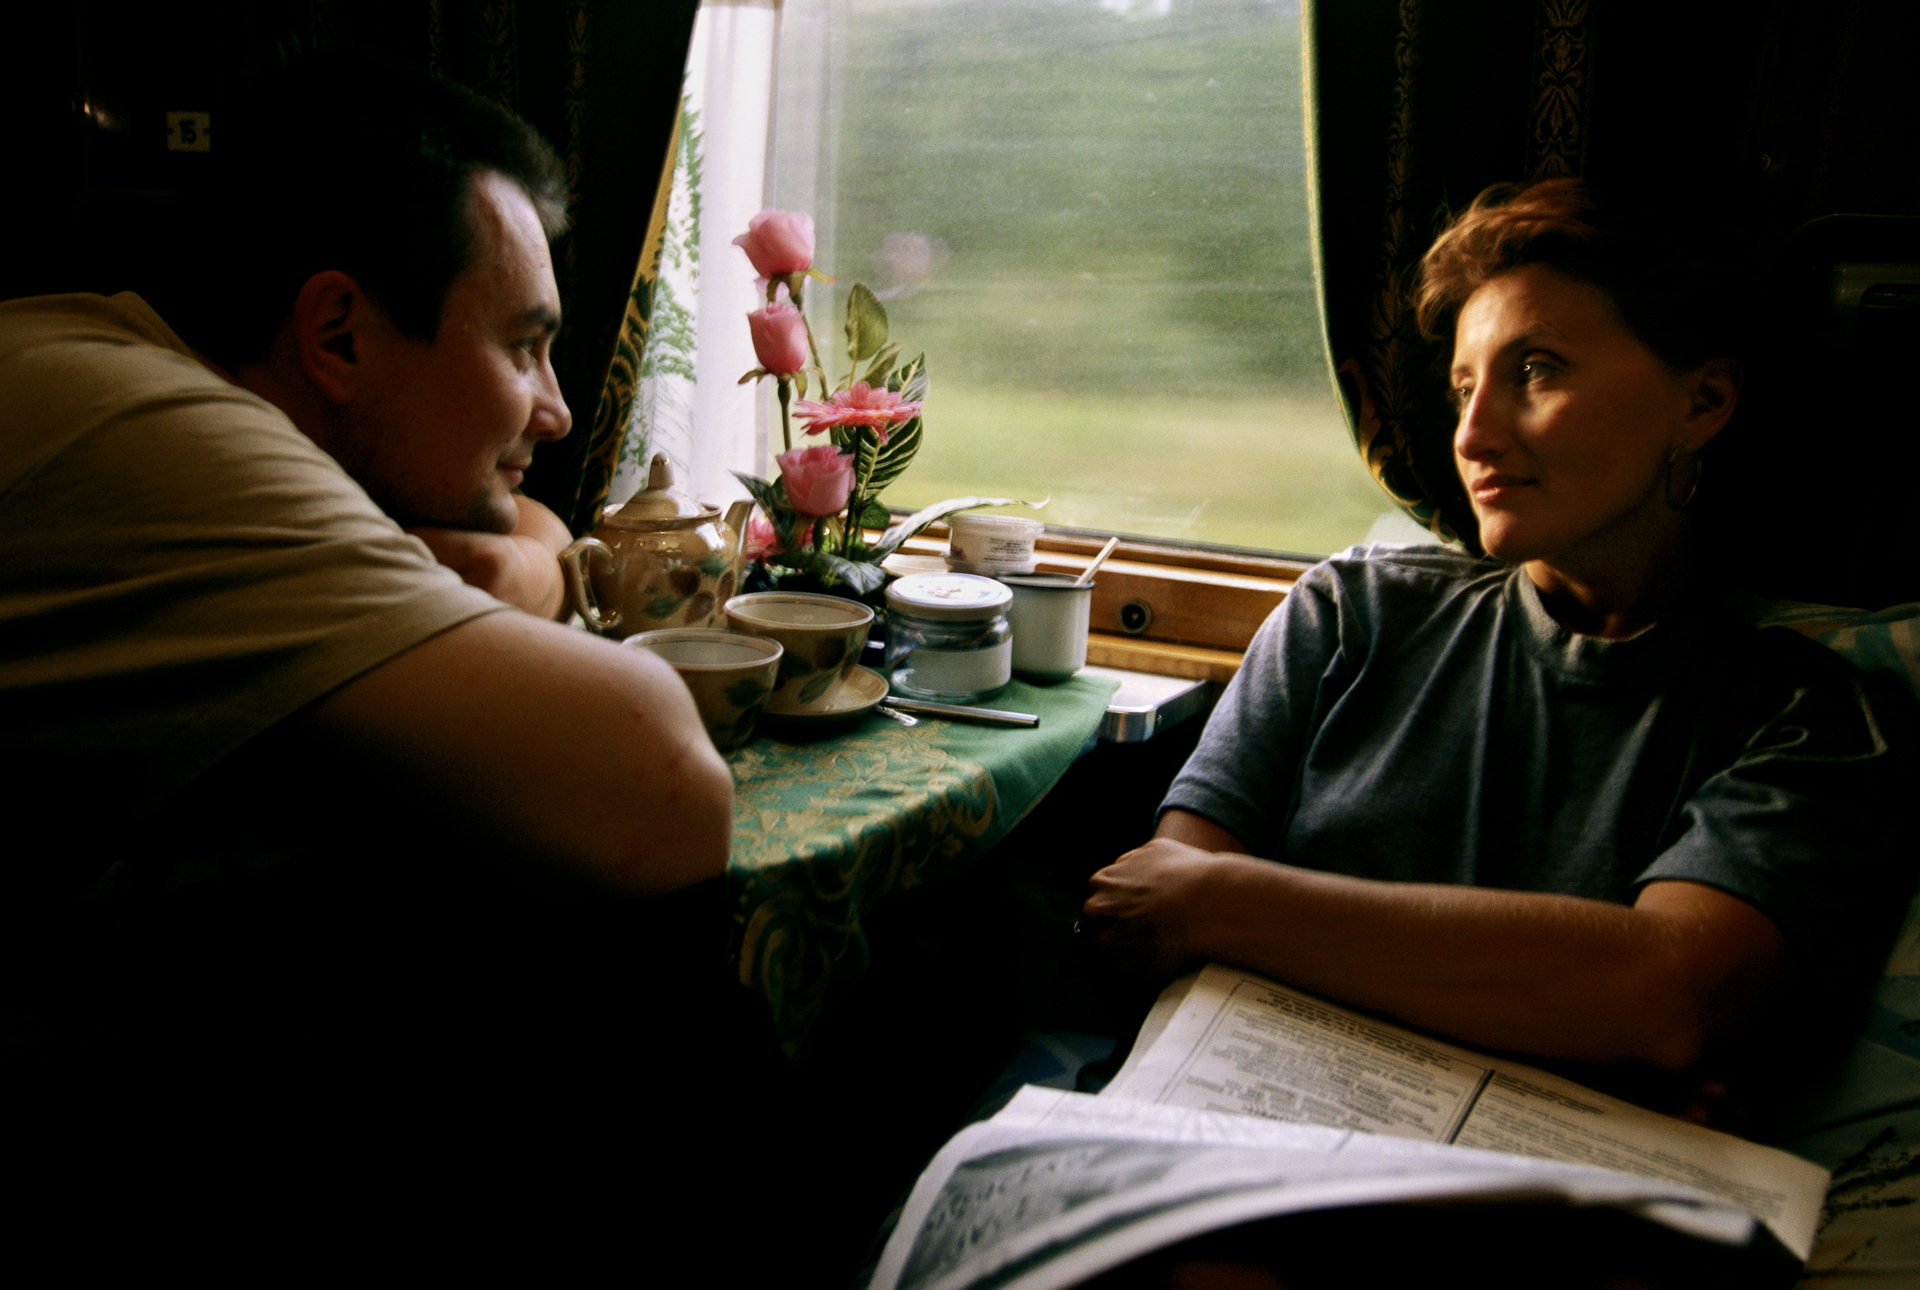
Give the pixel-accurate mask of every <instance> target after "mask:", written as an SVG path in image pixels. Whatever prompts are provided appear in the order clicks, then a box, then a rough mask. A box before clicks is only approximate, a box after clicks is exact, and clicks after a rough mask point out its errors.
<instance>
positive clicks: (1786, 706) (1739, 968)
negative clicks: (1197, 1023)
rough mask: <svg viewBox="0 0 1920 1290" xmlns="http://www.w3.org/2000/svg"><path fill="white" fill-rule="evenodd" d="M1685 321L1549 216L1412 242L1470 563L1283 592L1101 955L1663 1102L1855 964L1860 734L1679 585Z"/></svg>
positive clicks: (1692, 416)
mask: <svg viewBox="0 0 1920 1290" xmlns="http://www.w3.org/2000/svg"><path fill="white" fill-rule="evenodd" d="M1719 299H1721V297H1718V296H1713V295H1707V294H1702V293H1701V292H1700V291H1699V290H1698V285H1697V283H1696V281H1695V280H1693V279H1692V278H1691V277H1690V275H1689V274H1688V273H1687V272H1686V271H1685V270H1684V268H1682V267H1676V266H1673V265H1671V264H1663V263H1662V262H1661V261H1660V260H1659V259H1658V257H1652V256H1650V255H1649V254H1648V250H1647V247H1646V246H1645V245H1643V244H1638V243H1636V242H1635V241H1634V240H1633V239H1632V238H1631V237H1629V236H1626V235H1625V234H1622V233H1619V232H1616V231H1613V230H1609V229H1608V228H1606V227H1605V226H1604V225H1602V224H1601V223H1600V222H1599V220H1597V219H1596V218H1595V214H1594V211H1593V209H1592V205H1591V203H1590V200H1589V198H1588V196H1587V194H1586V192H1585V190H1584V189H1583V188H1582V187H1581V186H1580V185H1579V184H1578V182H1577V181H1571V180H1555V181H1548V182H1543V183H1539V184H1535V185H1533V186H1531V187H1526V188H1522V189H1518V190H1505V189H1492V190H1489V191H1488V192H1487V193H1484V194H1482V195H1481V197H1480V198H1479V199H1478V200H1476V201H1475V202H1474V204H1473V206H1472V208H1471V209H1470V210H1468V211H1467V213H1466V214H1465V215H1463V216H1462V217H1461V218H1460V219H1459V220H1458V221H1457V222H1456V223H1455V224H1454V225H1453V226H1452V227H1451V228H1449V229H1448V230H1447V231H1446V232H1445V233H1444V234H1443V235H1442V236H1441V237H1440V239H1439V240H1438V241H1437V242H1436V243H1435V245H1434V247H1433V248H1432V250H1431V251H1430V252H1429V253H1428V255H1427V256H1426V259H1425V261H1424V262H1423V265H1422V283H1421V289H1420V297H1419V316H1420V319H1421V324H1422V326H1423V328H1426V329H1427V330H1428V331H1429V334H1438V335H1440V336H1442V337H1445V336H1447V335H1450V336H1451V339H1452V364H1451V369H1450V372H1451V381H1450V383H1451V386H1452V396H1453V400H1454V402H1455V404H1456V406H1457V409H1458V423H1457V427H1456V430H1455V432H1454V438H1453V451H1454V459H1455V463H1456V466H1457V468H1458V470H1459V473H1460V478H1461V482H1462V483H1463V484H1464V485H1465V487H1466V490H1467V494H1468V497H1469V499H1470V501H1471V504H1472V507H1473V511H1474V514H1475V515H1476V517H1477V518H1478V520H1479V525H1480V537H1481V541H1482V543H1483V544H1484V546H1485V549H1486V552H1487V557H1488V558H1486V559H1473V558H1470V557H1468V556H1466V555H1464V554H1460V553H1457V552H1453V551H1449V550H1442V549H1438V548H1417V549H1410V550H1373V551H1369V552H1350V553H1348V554H1347V555H1345V556H1341V557H1336V558H1334V559H1332V560H1329V561H1326V562H1324V563H1322V564H1320V565H1317V566H1315V568H1314V569H1312V570H1311V571H1309V572H1308V573H1307V574H1306V575H1305V576H1304V577H1302V579H1301V580H1300V582H1299V583H1298V584H1297V585H1296V586H1295V588H1294V590H1293V592H1292V593H1291V594H1290V595H1289V597H1288V598H1287V600H1286V602H1285V603H1284V604H1283V605H1282V606H1281V607H1280V608H1279V609H1278V610H1277V611H1276V612H1275V614H1274V615H1273V617H1272V618H1271V619H1269V620H1268V622H1267V623H1266V624H1265V625H1264V626H1263V627H1262V628H1261V630H1260V632H1259V634H1258V635H1257V636H1256V638H1255V640H1254V642H1253V644H1252V646H1251V647H1250V649H1249V651H1248V653H1247V656H1246V661H1245V664H1244V665H1243V667H1242V669H1241V671H1240V673H1239V675H1238V676H1237V677H1236V679H1235V680H1234V682H1233V684H1232V685H1230V686H1229V687H1228V689H1227V691H1226V693H1225V695H1224V696H1223V697H1222V699H1221V702H1220V705H1219V707H1218V708H1217V709H1216V711H1215V714H1214V716H1213V718H1212V720H1211V721H1210V722H1209V724H1208V727H1207V730H1206V733H1205V734H1204V736H1203V737H1202V739H1201V742H1200V746H1199V748H1198V749H1197V750H1196V752H1195V754H1194V756H1193V758H1192V760H1191V761H1190V762H1189V763H1188V764H1187V766H1186V768H1185V769H1184V770H1183V771H1182V772H1181V773H1180V775H1179V776H1178V777H1177V778H1176V779H1175V782H1174V784H1173V786H1172V789H1171V790H1170V792H1169V793H1168V795H1167V798H1166V800H1165V802H1164V804H1163V805H1162V808H1161V810H1162V815H1161V819H1160V824H1159V828H1158V832H1157V835H1156V836H1155V838H1154V839H1153V841H1151V842H1150V843H1148V844H1147V845H1146V846H1144V847H1141V848H1140V849H1138V850H1136V851H1133V852H1130V853H1128V854H1127V855H1125V856H1123V857H1121V859H1120V860H1119V861H1117V862H1116V863H1114V864H1113V865H1110V866H1108V867H1107V868H1105V869H1102V870H1101V871H1099V872H1098V873H1096V874H1095V875H1094V877H1093V880H1092V887H1093V892H1092V895H1091V896H1090V897H1089V899H1088V900H1087V902H1086V905H1085V914H1086V919H1085V926H1086V927H1087V929H1088V930H1090V931H1092V932H1093V933H1095V934H1096V935H1097V936H1098V938H1099V940H1100V942H1101V943H1102V944H1103V945H1105V946H1107V947H1108V948H1109V949H1111V950H1113V951H1115V952H1117V953H1118V954H1119V955H1121V956H1122V957H1123V958H1125V959H1128V960H1131V961H1132V962H1134V963H1135V964H1137V965H1141V966H1145V967H1147V968H1149V969H1151V970H1154V971H1156V972H1160V973H1166V974H1171V973H1173V972H1175V971H1177V970H1180V969H1183V968H1185V967H1188V966H1192V965H1195V964H1197V963H1198V962H1201V961H1204V960H1207V959H1219V960H1223V961H1227V962H1232V963H1236V964H1239V965H1242V966H1245V967H1248V968H1251V969H1254V970H1256V971H1261V972H1264V973H1267V974H1269V975H1271V976H1274V977H1277V978H1279V979H1282V980H1285V981H1288V982H1290V983H1292V984H1294V985H1297V986H1299V987H1301V988H1303V989H1306V990H1309V991H1313V992H1316V993H1319V994H1321V995H1324V996H1326V997H1330V998H1333V999H1337V1000H1341V1001H1343V1002H1346V1003H1350V1004H1353V1005H1357V1006H1359V1007H1362V1008H1366V1009H1369V1010H1373V1011H1376V1012H1379V1013H1383V1014H1386V1015H1388V1016H1392V1017H1395V1018H1398V1019H1400V1020H1402V1021H1405V1022H1407V1023H1409V1024H1412V1025H1414V1026H1417V1027H1420V1028H1422V1029H1425V1030H1428V1031H1432V1032H1436V1033H1440V1034H1445V1035H1448V1036H1452V1037H1454V1038H1457V1039H1459V1040H1462V1041H1464V1042H1467V1043H1470V1044H1474V1045H1478V1046H1482V1047H1487V1048H1495V1049H1502V1050H1506V1051H1510V1052H1517V1053H1522V1054H1527V1055H1531V1056H1533V1057H1535V1058H1541V1059H1567V1060H1571V1061H1579V1062H1596V1063H1625V1064H1631V1065H1638V1066H1642V1067H1651V1068H1655V1069H1659V1070H1665V1071H1690V1072H1693V1073H1694V1074H1695V1076H1696V1077H1697V1076H1698V1075H1699V1074H1700V1073H1701V1070H1700V1068H1701V1064H1702V1061H1703V1058H1706V1057H1708V1056H1709V1055H1711V1054H1713V1053H1714V1051H1715V1050H1716V1048H1717V1046H1719V1045H1721V1044H1722V1043H1723V1042H1724V1041H1727V1040H1728V1039H1729V1038H1730V1037H1731V1036H1734V1035H1735V1034H1736V1033H1737V1032H1738V1031H1739V1030H1740V1028H1741V1027H1742V1025H1743V1024H1744V1023H1746V1022H1748V1021H1749V1020H1751V1019H1752V1018H1754V1017H1755V1016H1756V1015H1757V1014H1758V1012H1759V1011H1760V1010H1761V1009H1762V1008H1763V1007H1765V1006H1767V1005H1768V1004H1769V1003H1770V1002H1773V1001H1777V1000H1778V999H1779V998H1780V997H1781V991H1782V990H1783V989H1785V988H1786V987H1787V986H1789V985H1790V984H1793V983H1799V984H1802V985H1805V984H1809V983H1811V982H1812V981H1813V979H1814V978H1816V977H1817V978H1819V979H1820V982H1821V985H1822V988H1825V985H1826V981H1827V978H1828V976H1830V975H1832V974H1836V973H1844V972H1846V971H1848V970H1852V969H1857V968H1859V966H1860V965H1861V964H1862V963H1864V962H1865V961H1866V959H1868V958H1870V957H1872V956H1873V954H1874V953H1875V952H1877V951H1879V950H1883V949H1884V946H1885V941H1886V937H1887V936H1888V935H1890V934H1891V931H1892V926H1891V921H1890V916H1891V915H1894V914H1897V911H1898V907H1899V903H1900V902H1899V901H1898V899H1897V897H1896V896H1895V895H1894V894H1893V893H1894V892H1895V891H1896V890H1897V886H1898V882H1899V879H1898V876H1897V874H1896V873H1894V872H1893V871H1894V865H1893V863H1892V859H1891V857H1890V856H1888V855H1886V854H1885V853H1884V852H1883V851H1881V850H1879V849H1878V848H1877V839H1876V836H1875V831H1874V829H1873V827H1872V826H1873V814H1874V811H1875V810H1877V809H1884V808H1883V807H1880V806H1879V805H1878V803H1877V802H1876V794H1879V795H1883V796H1882V799H1881V800H1886V799H1885V797H1884V795H1886V794H1890V793H1892V792H1893V790H1894V789H1895V788H1896V787H1897V786H1899V785H1900V783H1901V780H1900V777H1899V775H1898V772H1896V771H1895V770H1894V769H1893V761H1894V755H1895V754H1894V751H1893V750H1892V749H1890V747H1889V746H1888V743H1887V741H1886V739H1885V738H1884V736H1883V734H1882V726H1881V718H1880V717H1879V716H1878V715H1876V713H1875V712H1874V711H1873V709H1872V708H1871V707H1870V706H1869V705H1868V703H1867V701H1866V698H1865V696H1864V694H1863V692H1862V690H1861V683H1860V678H1859V677H1858V676H1857V675H1856V674H1854V673H1853V672H1852V671H1851V669H1849V668H1848V667H1847V666H1846V665H1845V664H1844V663H1842V662H1841V661H1840V660H1838V659H1837V658H1835V657H1833V656H1831V655H1830V654H1829V653H1828V652H1827V651H1825V650H1824V649H1822V648H1821V647H1819V646H1817V645H1814V644H1812V643H1811V642H1808V641H1805V640H1803V639H1801V638H1799V637H1797V636H1794V635H1793V634H1792V633H1787V632H1778V631H1774V632H1758V631H1754V630H1752V629H1750V628H1747V627H1745V626H1743V625H1742V624H1740V623H1739V622H1737V621H1736V620H1734V619H1733V618H1732V617H1731V616H1729V615H1728V614H1726V613H1725V612H1724V611H1723V610H1722V608H1721V606H1720V604H1719V600H1718V597H1717V596H1716V594H1715V593H1714V591H1713V590H1712V588H1711V587H1710V585H1709V583H1708V580H1707V579H1706V578H1705V577H1704V576H1703V571H1702V570H1701V569H1699V568H1697V567H1696V565H1695V563H1694V561H1693V560H1692V558H1691V541H1690V522H1691V517H1692V503H1693V501H1694V498H1695V495H1696V494H1697V492H1698V491H1699V489H1700V488H1701V486H1702V470H1701V459H1702V453H1703V451H1704V450H1706V449H1707V447H1708V446H1709V445H1710V444H1711V443H1712V441H1713V440H1714V438H1715V436H1716V435H1718V434H1720V433H1721V431H1722V430H1723V429H1725V427H1726V426H1727V423H1728V420H1729V419H1730V418H1731V416H1732V415H1733V411H1734V408H1735V405H1736V403H1737V401H1738V397H1739V392H1740V376H1741V372H1740V367H1739V364H1738V362H1737V361H1736V360H1735V358H1734V357H1733V349H1732V345H1731V342H1730V340H1729V338H1728V333H1727V326H1726V321H1727V320H1725V319H1723V318H1718V317H1715V316H1713V315H1712V314H1711V313H1710V312H1709V310H1710V309H1711V308H1712V307H1713V304H1714V302H1716V301H1717V300H1719ZM1703 304H1704V306H1705V307H1702V306H1703ZM1896 796H1897V795H1896ZM1256 857H1264V858H1256ZM1869 925H1871V929H1869ZM1850 951H1851V952H1850ZM1871 966H1877V961H1875V962H1874V963H1873V964H1871V965H1870V966H1869V970H1870V967H1871ZM1802 1038H1804V1037H1803V1036H1802ZM1697 1082H1698V1081H1697V1078H1696V1079H1694V1080H1690V1081H1688V1083H1692V1084H1696V1085H1697Z"/></svg>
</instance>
